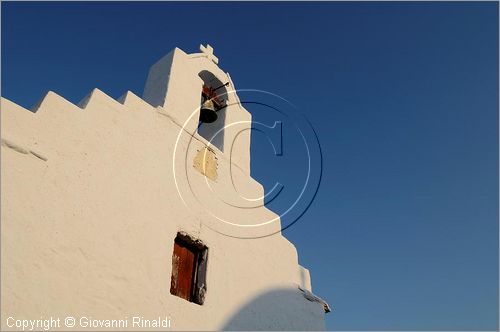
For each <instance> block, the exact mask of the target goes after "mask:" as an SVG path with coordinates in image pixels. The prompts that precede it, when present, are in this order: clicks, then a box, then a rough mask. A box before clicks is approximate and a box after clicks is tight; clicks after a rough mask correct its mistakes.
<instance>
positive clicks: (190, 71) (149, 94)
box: [143, 45, 252, 174]
mask: <svg viewBox="0 0 500 332" xmlns="http://www.w3.org/2000/svg"><path fill="white" fill-rule="evenodd" d="M200 50H201V51H202V53H194V54H186V53H185V52H184V51H182V50H181V49H179V48H175V49H174V50H173V51H172V52H170V53H169V54H167V55H166V56H164V57H163V58H161V59H160V60H159V61H158V62H156V63H155V64H154V65H153V66H152V67H151V68H150V70H149V74H148V78H147V81H146V86H145V88H144V94H143V99H144V100H145V101H147V102H148V103H149V104H151V105H152V106H154V107H158V108H161V109H162V110H163V112H164V113H166V114H167V115H168V116H170V117H171V118H172V119H173V120H174V121H175V122H176V123H177V124H178V125H180V126H182V127H183V129H184V130H186V131H187V132H188V133H190V134H192V135H193V136H194V137H195V138H197V139H199V140H200V141H203V142H205V144H206V145H212V146H215V147H216V148H217V149H218V150H219V151H220V153H222V154H224V155H225V156H226V157H227V158H228V159H230V160H231V162H232V163H234V164H236V165H238V166H239V167H240V168H241V169H242V170H244V171H245V172H246V173H247V174H249V173H250V132H251V130H250V128H251V121H252V116H251V114H250V113H249V112H248V111H247V110H246V109H245V108H244V107H243V106H242V105H241V103H240V101H239V98H238V95H237V93H236V88H235V87H234V83H233V82H232V80H231V77H230V75H229V73H226V72H224V71H223V70H222V69H221V68H220V67H219V66H218V62H219V59H218V58H217V57H216V56H215V55H214V54H213V48H212V47H211V46H210V45H207V46H206V47H205V46H203V45H200ZM204 87H206V88H211V89H212V90H214V92H215V96H216V97H217V98H218V99H219V101H220V102H221V105H219V106H223V107H220V108H219V109H218V110H217V111H216V113H217V119H216V120H215V121H214V122H212V123H206V122H202V123H200V111H201V109H202V107H204V105H203V103H204V101H205V100H206V97H204V96H203V91H205V90H204ZM204 99H205V100H204ZM205 106H206V105H205ZM200 124H201V125H200Z"/></svg>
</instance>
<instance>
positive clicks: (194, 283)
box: [170, 233, 208, 304]
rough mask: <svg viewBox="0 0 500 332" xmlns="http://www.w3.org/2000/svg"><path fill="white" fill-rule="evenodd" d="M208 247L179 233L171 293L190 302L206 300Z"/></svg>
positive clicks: (173, 258) (173, 256)
mask: <svg viewBox="0 0 500 332" xmlns="http://www.w3.org/2000/svg"><path fill="white" fill-rule="evenodd" d="M207 258H208V248H207V247H206V246H205V245H203V244H202V243H201V242H200V241H199V240H195V239H193V238H191V237H190V236H188V235H186V234H182V233H178V234H177V237H176V238H175V241H174V253H173V255H172V278H171V280H170V293H171V294H173V295H175V296H178V297H181V298H183V299H185V300H188V301H190V302H194V303H197V304H203V302H204V300H205V293H206V290H207V286H206V274H207Z"/></svg>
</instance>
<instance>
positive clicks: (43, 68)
mask: <svg viewBox="0 0 500 332" xmlns="http://www.w3.org/2000/svg"><path fill="white" fill-rule="evenodd" d="M206 42H209V43H210V44H212V45H213V46H214V48H215V52H216V54H217V55H218V56H219V57H220V59H221V61H220V66H221V67H222V68H223V69H224V70H227V71H229V72H230V73H231V76H232V77H233V80H234V81H235V84H236V86H237V87H238V88H256V89H262V90H266V91H270V92H273V93H276V94H278V95H280V96H282V97H284V98H286V99H288V100H290V101H292V102H293V103H294V104H295V105H297V106H298V107H299V109H300V110H301V112H303V113H305V114H306V115H307V117H308V119H309V120H310V122H311V123H312V125H313V126H314V128H315V130H316V132H317V134H318V137H319V140H320V143H321V147H322V151H323V157H324V160H323V162H324V168H323V180H322V183H321V186H320V189H319V192H318V195H317V198H316V200H315V201H314V203H313V204H312V206H311V207H310V209H309V210H308V211H307V213H306V214H305V215H304V217H303V218H302V219H301V220H300V221H299V222H298V223H296V224H295V225H294V226H293V227H291V228H289V229H287V230H286V231H285V232H284V234H285V235H286V236H287V237H288V238H289V239H290V240H291V241H292V242H293V243H295V245H296V246H297V248H298V251H299V255H300V262H301V264H302V265H304V266H306V267H308V268H309V269H310V270H311V273H312V278H313V290H314V292H315V293H317V294H318V295H320V296H322V297H323V298H325V299H326V300H327V301H328V302H329V303H330V304H331V305H332V306H333V307H334V308H335V310H334V311H333V312H332V313H330V314H328V315H327V316H326V317H327V318H326V319H327V327H328V328H329V329H336V330H366V329H369V330H391V329H397V330H444V329H446V330H496V329H498V309H499V308H498V292H499V288H498V233H499V229H498V157H499V156H498V120H499V119H498V98H499V96H498V89H499V86H498V72H499V67H498V55H499V54H498V46H499V45H498V3H497V2H489V3H486V2H483V3H470V2H460V3H451V2H448V3H443V2H440V3H438V2H436V3H431V2H420V3H396V2H384V3H271V4H268V3H238V4H236V3H220V2H219V3H184V4H178V3H156V2H155V3H130V2H129V3H90V2H89V3H71V4H68V3H59V2H52V3H44V4H40V3H26V2H25V3H6V2H2V95H3V96H5V97H7V98H9V99H11V100H13V101H14V102H16V103H19V104H21V105H23V106H25V107H31V106H33V105H34V104H35V103H36V102H37V101H38V100H39V99H40V98H42V96H43V95H44V94H45V93H46V92H47V91H48V90H53V91H55V92H57V93H59V94H60V95H62V96H64V97H66V98H67V99H69V100H70V101H73V102H78V101H79V100H80V99H81V98H82V97H84V96H85V95H86V94H87V93H88V92H89V91H90V90H91V89H92V88H94V87H98V88H100V89H101V90H103V91H105V92H106V93H108V94H109V95H111V96H113V97H119V96H120V95H121V94H122V93H123V92H124V91H126V90H132V91H134V92H136V93H138V94H141V93H142V90H143V85H144V82H145V79H146V75H147V70H148V68H149V66H150V65H151V64H153V63H154V62H155V61H156V60H158V59H159V58H160V57H161V56H163V55H164V54H166V53H168V52H169V51H170V50H171V49H172V48H174V47H176V46H178V47H180V48H181V49H183V50H185V51H186V52H188V53H192V52H197V47H198V44H199V43H206ZM249 110H250V111H252V112H254V114H255V118H256V119H257V118H259V117H260V116H262V118H265V114H264V115H262V112H261V113H259V110H257V109H252V108H250V107H249ZM259 114H260V115H259ZM284 125H285V127H284V132H285V138H286V135H287V127H286V123H285V124H284ZM253 143H254V145H253V147H252V158H253V159H252V174H253V176H254V177H255V178H257V179H258V180H259V181H261V182H263V183H264V184H265V186H266V188H267V189H270V187H271V186H272V185H273V184H274V182H275V181H276V179H279V181H280V182H282V183H283V184H284V185H285V190H288V189H289V188H291V189H293V186H294V183H295V182H296V180H295V179H296V177H297V176H300V174H303V169H302V168H301V166H303V163H301V162H300V160H299V161H297V162H296V166H291V167H290V166H288V167H280V165H281V166H283V165H290V163H286V164H285V163H283V161H286V160H291V159H290V158H292V159H293V158H294V157H297V156H299V157H300V153H298V152H297V151H295V149H294V148H295V145H294V144H293V142H292V143H291V144H287V142H286V140H285V142H284V155H283V157H275V156H274V155H273V154H272V153H271V150H270V146H269V145H268V143H267V142H266V139H265V138H264V137H263V135H259V134H258V133H256V134H254V135H253ZM280 158H281V159H280ZM291 164H292V165H294V163H291ZM283 197H286V195H285V194H284V196H283ZM283 204H284V203H283ZM273 209H276V210H279V209H280V203H276V206H274V207H273Z"/></svg>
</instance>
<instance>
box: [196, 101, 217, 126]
mask: <svg viewBox="0 0 500 332" xmlns="http://www.w3.org/2000/svg"><path fill="white" fill-rule="evenodd" d="M215 120H217V112H216V111H215V106H214V102H213V101H212V100H211V99H208V100H205V101H204V102H203V104H202V105H201V110H200V121H201V122H204V123H212V122H215Z"/></svg>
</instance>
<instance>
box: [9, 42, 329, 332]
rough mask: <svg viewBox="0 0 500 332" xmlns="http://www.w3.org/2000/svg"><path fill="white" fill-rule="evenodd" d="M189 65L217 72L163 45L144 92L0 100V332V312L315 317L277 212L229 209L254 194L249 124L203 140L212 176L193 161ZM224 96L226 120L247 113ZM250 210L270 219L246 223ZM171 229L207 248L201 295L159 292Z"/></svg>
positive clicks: (276, 323)
mask: <svg viewBox="0 0 500 332" xmlns="http://www.w3.org/2000/svg"><path fill="white" fill-rule="evenodd" d="M201 70H209V71H211V72H212V73H214V74H215V75H216V76H218V77H220V78H221V80H227V79H229V77H228V76H227V74H225V73H224V72H223V71H222V70H220V68H219V67H218V66H217V65H215V64H214V63H213V62H212V61H210V60H209V59H207V58H206V57H203V56H200V55H187V54H186V53H184V52H183V51H181V50H179V49H175V50H174V51H173V52H172V53H171V54H169V55H167V56H166V57H165V58H163V59H162V60H160V61H159V62H158V63H157V64H156V65H154V66H153V67H152V70H151V72H150V74H149V79H148V82H147V84H146V89H145V94H144V99H145V100H147V101H149V103H147V102H146V101H144V100H143V99H141V98H139V97H138V96H136V95H134V94H133V93H131V92H127V93H126V94H125V95H124V96H123V97H122V98H121V99H120V101H116V100H114V99H112V98H110V97H109V96H107V95H106V94H105V93H103V92H101V91H99V90H97V89H96V90H94V91H92V93H91V94H90V95H89V96H88V97H87V98H86V99H85V100H84V101H82V103H80V106H81V107H79V106H76V105H74V104H72V103H70V102H68V101H66V100H65V99H64V98H62V97H60V96H58V95H57V94H55V93H53V92H49V93H48V94H47V95H46V96H45V97H44V99H43V100H42V102H41V103H40V104H39V105H38V106H37V109H36V110H34V111H35V112H31V111H28V110H26V109H24V108H23V107H21V106H18V105H16V104H14V103H12V102H11V101H9V100H8V99H5V98H2V99H1V105H0V106H1V137H2V147H1V170H2V172H1V240H2V241H1V265H2V266H1V281H2V283H1V315H2V322H1V327H2V330H9V329H10V328H9V327H8V326H7V325H6V318H7V317H15V318H16V319H39V318H40V317H50V316H57V317H66V316H69V315H70V316H74V317H75V318H78V317H82V316H86V317H93V318H95V319H122V318H124V317H131V316H143V317H144V318H147V319H154V318H157V317H158V316H162V317H164V316H168V317H170V319H171V329H173V330H197V329H209V330H213V329H287V330H290V329H306V330H307V329H314V330H321V329H324V320H323V315H324V310H323V306H322V304H320V303H319V302H315V301H309V300H307V299H306V298H305V297H304V296H303V293H302V292H301V291H300V290H299V289H298V286H301V288H303V289H309V290H310V279H309V273H308V271H307V270H306V269H304V268H302V267H301V266H300V265H299V264H298V259H297V252H296V249H295V247H294V246H293V245H292V244H291V243H290V242H289V241H287V240H286V239H285V238H284V237H283V236H282V235H281V233H280V232H279V229H280V223H279V218H277V216H276V215H275V214H274V213H273V212H271V211H269V210H268V209H266V208H265V207H263V206H260V207H257V208H252V209H248V208H246V209H242V208H241V206H245V204H247V205H248V206H254V205H255V202H248V201H245V200H244V199H241V198H238V195H237V194H241V195H243V196H245V197H254V198H258V197H260V196H262V194H263V188H262V186H261V185H260V184H259V183H257V182H256V181H255V180H253V179H252V178H251V177H250V175H249V174H250V150H249V149H250V131H249V130H247V131H246V132H245V133H244V134H243V135H239V136H238V139H237V140H236V141H234V142H233V140H234V137H235V136H236V134H237V133H238V132H239V131H240V130H241V129H242V128H236V126H235V127H234V128H230V129H228V130H227V131H226V132H225V135H224V140H225V144H235V148H234V149H233V155H232V156H231V159H230V158H229V157H230V156H229V155H228V153H227V152H224V153H222V152H221V151H219V150H217V149H214V152H215V155H216V158H217V179H216V181H212V180H208V179H207V178H206V177H205V176H204V175H202V174H201V173H200V172H199V171H198V170H197V169H195V167H193V161H194V159H195V157H196V154H197V152H198V151H199V150H201V149H203V148H204V147H205V146H206V144H207V141H206V140H205V139H204V138H203V137H201V136H200V135H198V134H197V133H196V125H197V121H198V118H197V113H196V109H198V108H199V106H200V105H199V101H200V92H201V79H200V78H199V77H198V75H197V73H198V72H199V71H201ZM229 99H230V101H232V102H234V103H232V104H231V106H230V108H228V109H227V116H226V123H231V122H234V121H243V120H244V121H250V120H251V117H250V114H249V113H248V112H247V111H246V110H244V109H243V108H242V107H241V105H239V104H238V103H237V96H236V95H235V94H233V95H230V96H229ZM150 103H151V104H150ZM193 112H195V116H194V117H192V118H191V119H190V115H191V114H192V113H193ZM248 126H249V125H248ZM182 127H184V129H182ZM179 156H180V157H179ZM229 160H232V162H233V164H232V165H231V164H230V163H229ZM231 172H232V173H231ZM231 178H232V179H233V181H232V180H231ZM233 182H234V184H235V186H236V188H237V189H236V191H235V189H234V187H233ZM207 183H208V184H209V186H207ZM177 188H179V190H180V191H181V195H182V199H181V196H180V195H179V193H178V191H177ZM193 193H194V194H193ZM228 203H229V204H228ZM220 219H224V220H226V221H231V222H236V223H238V224H239V225H240V226H235V225H229V224H227V223H224V222H222V221H221V220H220ZM262 220H274V221H272V222H270V223H269V224H267V225H265V226H262V227H249V226H250V225H254V224H255V223H258V222H261V221H262ZM241 225H243V227H242V226H241ZM178 231H185V232H187V233H188V234H190V235H192V236H194V237H197V238H199V239H201V241H203V242H204V243H205V244H206V245H207V246H208V248H209V259H208V272H207V273H208V274H207V287H208V288H207V295H206V299H205V303H204V304H203V305H201V306H200V305H197V304H194V303H191V302H188V301H186V300H183V299H181V298H179V297H176V296H173V295H171V294H170V291H169V290H170V276H171V268H172V263H171V259H172V251H173V244H174V238H175V236H176V234H177V232H178ZM276 231H277V233H276V234H274V235H272V236H267V237H261V238H254V239H241V238H240V237H258V236H262V235H266V234H269V233H273V232H276ZM228 235H229V236H228ZM98 330H99V328H98ZM101 330H102V329H101Z"/></svg>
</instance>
